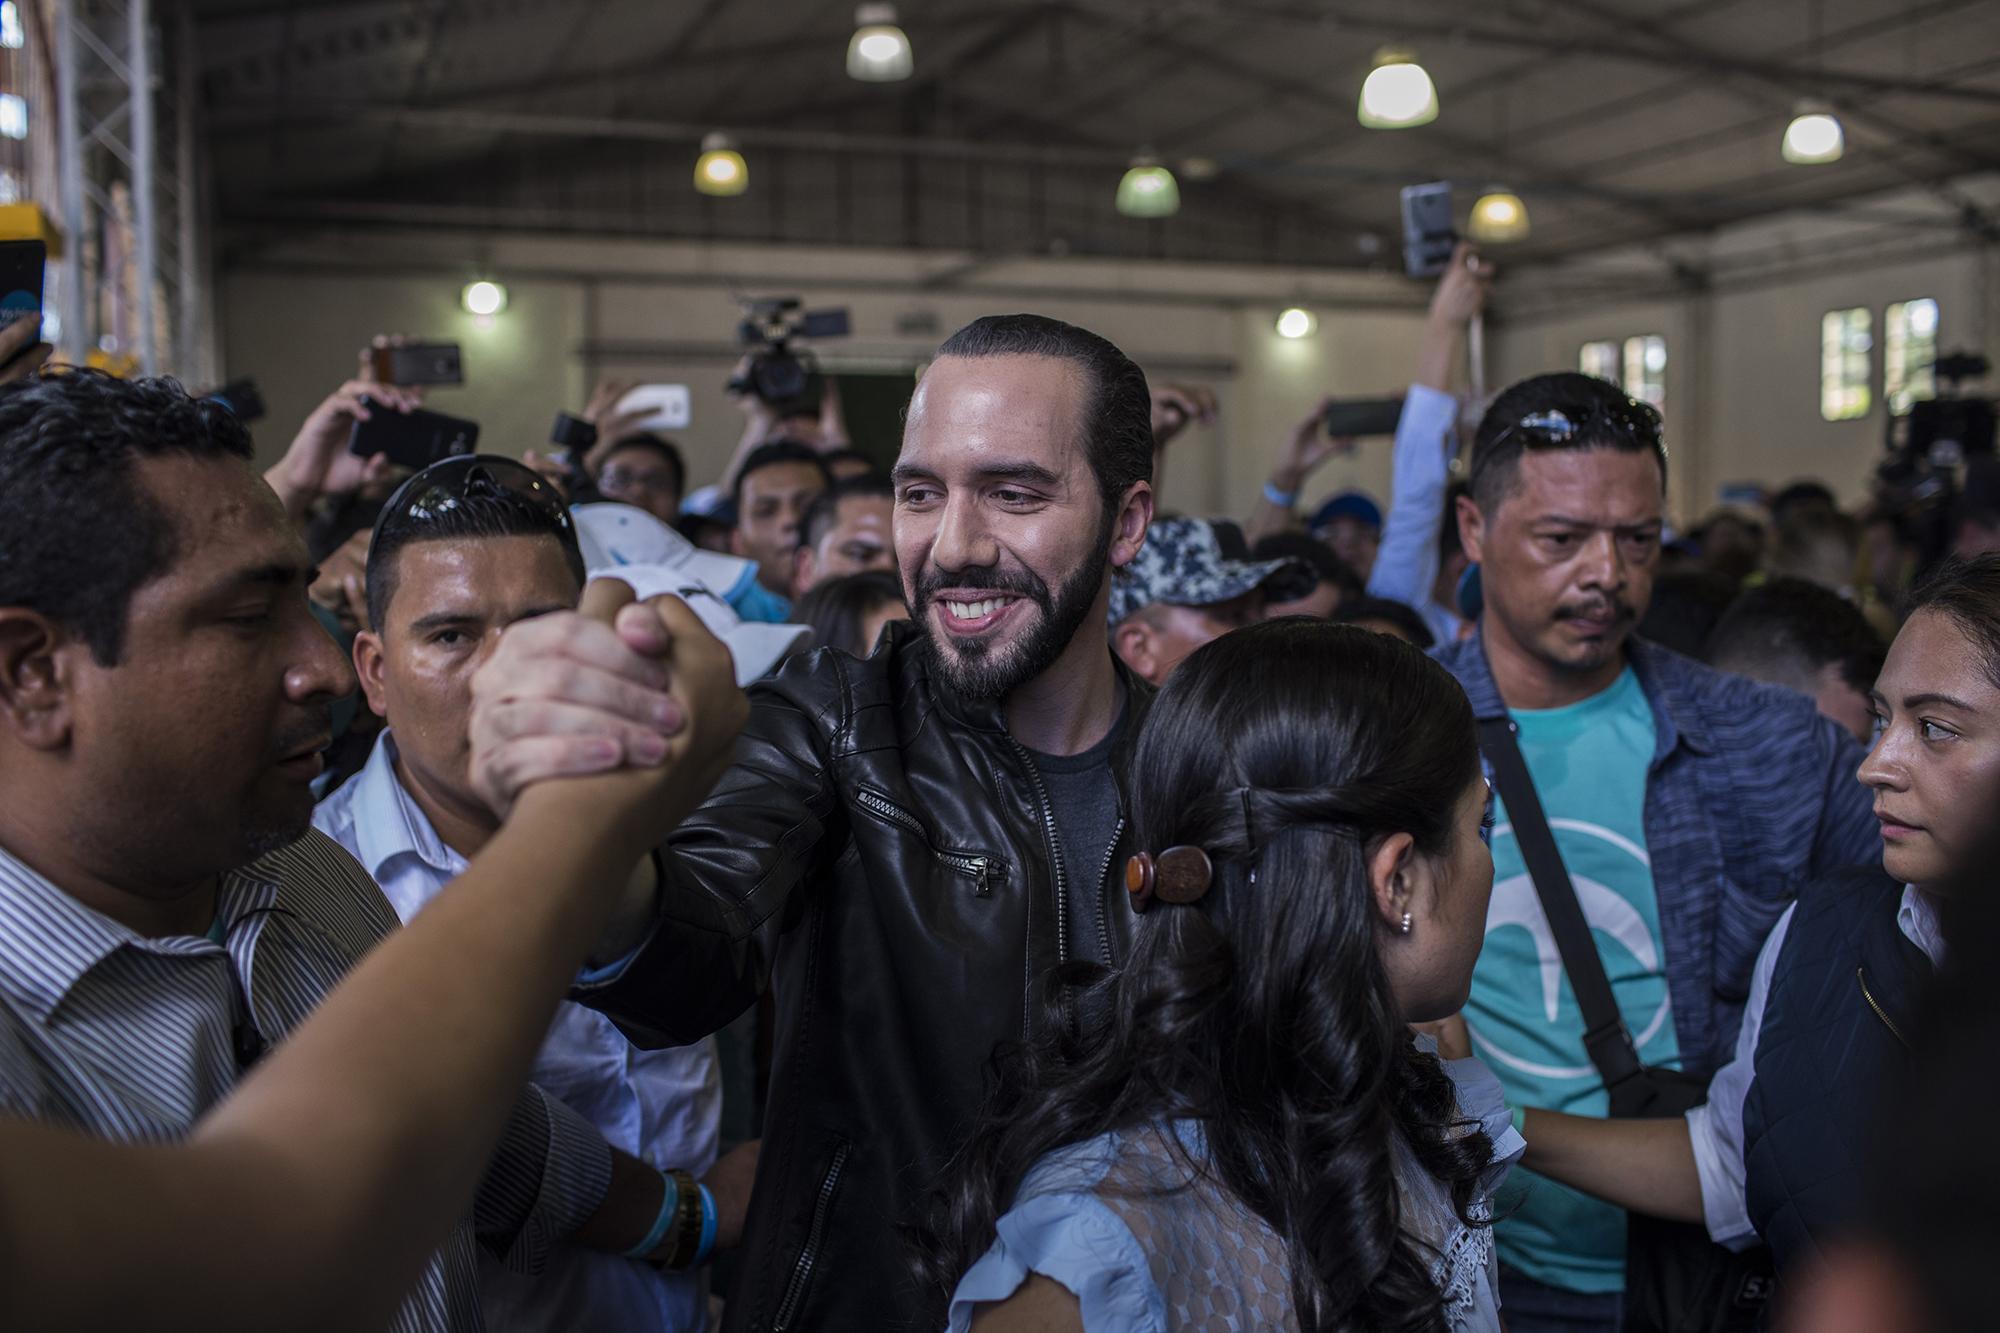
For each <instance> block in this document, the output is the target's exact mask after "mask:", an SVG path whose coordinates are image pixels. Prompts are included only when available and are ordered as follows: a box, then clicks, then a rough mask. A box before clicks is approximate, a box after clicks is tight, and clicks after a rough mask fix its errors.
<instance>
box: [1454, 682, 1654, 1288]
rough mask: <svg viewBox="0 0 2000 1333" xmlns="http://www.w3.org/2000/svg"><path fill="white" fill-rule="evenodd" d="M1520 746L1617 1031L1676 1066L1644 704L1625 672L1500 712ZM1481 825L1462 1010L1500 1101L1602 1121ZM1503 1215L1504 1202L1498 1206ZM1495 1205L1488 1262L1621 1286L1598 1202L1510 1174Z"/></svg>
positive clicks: (1544, 950)
mask: <svg viewBox="0 0 2000 1333" xmlns="http://www.w3.org/2000/svg"><path fill="white" fill-rule="evenodd" d="M1513 717H1514V721H1515V724H1516V725H1517V726H1518V727H1519V728H1520V744H1521V753H1522V756H1523V757H1524V758H1525V759H1526V760H1527V763H1528V771H1529V772H1530V773H1531V774H1533V775H1534V779H1535V790H1536V792H1537V794H1538V795H1539V796H1540V797H1541V801H1542V809H1543V810H1544V812H1545V813H1546V814H1547V815H1548V819H1549V827H1550V830H1551V831H1552V832H1553V833H1554V834H1555V840H1556V846H1557V847H1558V848H1559V849H1560V850H1561V852H1562V858H1563V865H1564V866H1565V867H1566V868H1567V869H1568V871H1569V876H1570V882H1571V884H1572V885H1574V886H1575V889H1576V896H1577V901H1578V902H1579V903H1580V904H1581V905H1582V907H1583V914H1584V919H1585V920H1587V921H1588V922H1589V923H1590V926H1591V935H1592V938H1593V939H1594V940H1595V941H1596V943H1597V951H1598V956H1599V957H1600V958H1601V959H1602V960H1603V962H1604V972H1605V975H1606V977H1608V978H1609V979H1610V982H1611V990H1612V994H1613V995H1614V996H1615V997H1616V998H1617V1001H1618V1009H1619V1012H1620V1013H1621V1014H1623V1015H1624V1018H1625V1025H1626V1027H1627V1028H1629V1029H1630V1030H1631V1032H1632V1039H1633V1041H1634V1042H1635V1043H1636V1044H1637V1046H1638V1048H1639V1055H1640V1058H1641V1059H1643V1060H1644V1061H1645V1062H1646V1063H1647V1064H1649V1065H1667V1066H1676V1065H1678V1063H1679V1059H1680V1046H1679V1043H1678V1041H1677V1040H1676V1039H1675V1036H1674V1023H1673V1013H1672V1010H1671V1007H1670V1005H1669V1002H1668V994H1667V979H1666V953H1665V949H1664V946H1663V944H1662V941H1661V937H1660V910H1659V900H1658V898H1657V897H1656V896H1655V894H1654V890H1653V871H1652V862H1651V860H1650V859H1649V858H1648V856H1647V853H1646V827H1645V809H1646V773H1647V769H1648V767H1649V766H1650V764H1651V762H1652V758H1653V748H1654V742H1655V731H1654V725H1653V711H1652V706H1651V705H1650V704H1648V703H1647V701H1646V695H1645V692H1644V691H1643V690H1641V689H1640V688H1639V681H1638V677H1636V676H1635V675H1633V674H1632V671H1631V669H1630V668H1629V667H1628V668H1627V669H1626V670H1625V672H1624V673H1623V674H1622V675H1620V676H1619V677H1618V679H1617V681H1616V682H1614V683H1613V684H1612V686H1611V687H1610V688H1609V689H1607V690H1605V691H1603V692H1602V693H1599V694H1596V695H1593V696H1591V697H1590V698H1588V699H1585V700H1584V701H1583V702H1582V703H1579V704H1572V705H1571V706H1569V707H1568V708H1557V709H1550V710H1548V711H1545V712H1530V711H1518V712H1515V713H1514V714H1513ZM1496 819H1497V823H1496V825H1495V827H1494V830H1493V901H1492V904H1491V906H1489V907H1488V909H1487V913H1486V943H1485V947H1484V948H1483V949H1482V950H1481V952H1480V955H1479V963H1478V966H1477V967H1476V968H1475V969H1474V970H1473V974H1472V999H1471V1000H1470V1002H1469V1003H1468V1004H1467V1005H1466V1010H1465V1016H1466V1021H1467V1023H1468V1025H1469V1026H1470V1027H1471V1030H1472V1040H1473V1046H1474V1048H1475V1050H1476V1051H1477V1053H1478V1054H1479V1055H1480V1057H1481V1058H1483V1059H1484V1060H1485V1062H1486V1063H1487V1065H1488V1066H1489V1067H1490V1068H1491V1069H1492V1070H1493V1072H1494V1073H1495V1074H1496V1075H1498V1076H1499V1078H1500V1082H1501V1084H1502V1085H1503V1086H1504V1087H1505V1088H1506V1089H1507V1100H1508V1102H1509V1103H1511V1104H1514V1105H1518V1106H1538V1107H1544V1108H1547V1109H1549V1110H1554V1111H1567V1112H1569V1113H1570V1114H1572V1115H1596V1116H1601V1115H1603V1114H1605V1112H1606V1111H1607V1110H1608V1109H1609V1098H1608V1097H1607V1096H1606V1094H1605V1092H1604V1085H1603V1083H1602V1081H1601V1080H1600V1079H1599V1078H1598V1075H1597V1071H1596V1070H1595V1069H1594V1068H1592V1067H1591V1064H1590V1057H1589V1055H1588V1054H1587V1053H1586V1052H1585V1051H1584V1049H1583V1031H1584V1024H1583V1014H1582V1011H1581V1010H1579V1009H1578V1008H1577V1003H1576V992H1575V990H1574V988H1572V987H1571V985H1570V984H1569V978H1568V977H1567V976H1565V975H1564V974H1563V968H1562V958H1561V955H1560V954H1559V953H1558V952H1557V949H1556V943H1555V937H1554V935H1553V934H1551V933H1550V931H1549V924H1548V918H1547V917H1546V916H1544V915H1543V913H1542V905H1541V900H1540V899H1539V898H1538V897H1537V896H1536V893H1535V886H1534V882H1533V881H1532V880H1531V879H1530V878H1529V876H1528V872H1527V867H1526V865H1525V864H1524V863H1523V862H1522V860H1521V852H1520V848H1519V846H1518V844H1517V843H1516V842H1515V840H1514V835H1513V829H1512V827H1511V826H1510V824H1509V822H1508V819H1507V814H1506V811H1505V809H1504V808H1502V809H1501V810H1500V811H1499V812H1498V813H1497V816H1496ZM1510 1206H1511V1207H1512V1209H1513V1211H1512V1212H1511V1213H1510V1212H1509V1211H1508V1209H1509V1207H1510ZM1496 1212H1497V1213H1498V1214H1499V1216H1500V1217H1501V1219H1502V1220H1501V1222H1500V1225H1499V1228H1498V1233H1499V1248H1500V1258H1501V1261H1502V1262H1503V1263H1505V1264H1507V1265H1509V1266H1510V1267H1513V1268H1516V1269H1518V1270H1520V1271H1521V1272H1522V1273H1524V1274H1526V1275H1527V1276H1529V1277H1531V1278H1534V1279H1535V1280H1536V1281H1539V1282H1545V1283H1548V1284H1550V1285H1551V1286H1557V1287H1563V1288H1566V1289H1568V1290H1571V1291H1585V1292H1611V1291H1620V1290H1623V1288H1624V1285H1625V1219H1624V1214H1623V1213H1622V1212H1620V1211H1619V1210H1618V1209H1616V1208H1614V1207H1612V1206H1610V1205H1609V1204H1604V1203H1599V1202H1598V1201H1597V1200H1595V1199H1592V1198H1590V1197H1588V1196H1587V1195H1584V1194H1580V1193H1578V1192H1577V1191H1575V1190H1572V1189H1569V1188H1567V1187H1565V1186H1562V1185H1558V1184H1556V1183H1555V1182H1554V1181H1551V1180H1547V1179H1544V1178H1543V1177H1541V1176H1537V1175H1534V1174H1532V1173H1531V1172H1527V1171H1518V1170H1517V1171H1515V1172H1514V1174H1513V1177H1512V1179H1511V1181H1510V1183H1509V1186H1508V1187H1507V1189H1505V1190H1503V1191H1502V1195H1501V1198H1500V1200H1499V1206H1498V1208H1497V1209H1496Z"/></svg>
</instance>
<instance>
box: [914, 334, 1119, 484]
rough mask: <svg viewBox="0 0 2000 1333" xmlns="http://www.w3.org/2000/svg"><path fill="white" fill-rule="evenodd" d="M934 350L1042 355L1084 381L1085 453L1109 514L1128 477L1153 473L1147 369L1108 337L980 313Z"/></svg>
mask: <svg viewBox="0 0 2000 1333" xmlns="http://www.w3.org/2000/svg"><path fill="white" fill-rule="evenodd" d="M938 355H939V356H958V357H966V358H974V357H984V356H1048V357H1054V358H1056V359H1057V360H1059V361H1067V362H1069V363H1070V364H1071V365H1073V366H1075V367H1076V368H1077V369H1078V370H1079V371H1080V372H1082V374H1083V377H1084V381H1085V383H1086V384H1087V385H1088V386H1089V390H1088V391H1089V395H1090V398H1089V403H1088V405H1087V406H1086V408H1085V410H1084V423H1083V430H1084V438H1083V444H1084V451H1085V454H1086V456H1087V457H1088V458H1089V460H1090V470H1091V472H1092V474H1093V475H1095V476H1096V478H1097V490H1098V493H1099V494H1100V495H1101V496H1102V497H1103V499H1104V512H1105V514H1106V515H1107V516H1108V515H1110V514H1114V513H1116V512H1117V509H1118V505H1119V502H1120V501H1122V500H1123V499H1124V498H1125V492H1126V491H1128V490H1130V489H1132V484H1133V483H1134V482H1140V481H1151V480H1152V479H1153V396H1152V393H1151V391H1150V390H1149V389H1148V388H1147V387H1146V372H1145V371H1143V370H1141V369H1139V367H1138V365H1137V364H1136V363H1135V362H1134V361H1133V360H1132V358H1131V357H1129V356H1126V355H1125V353H1123V352H1121V351H1119V350H1118V348H1117V347H1116V346H1114V345H1113V344H1112V343H1111V342H1110V340H1108V339H1106V338H1101V337H1099V336H1098V335H1097V334H1095V333H1092V332H1090V330H1088V329H1080V328H1078V327H1077V326H1076V325H1074V324H1065V323H1063V322H1062V321H1061V320H1059V319H1050V318H1049V317H1048V316H1046V315H986V316H982V317H981V318H979V319H975V320H973V321H972V322H971V323H970V324H968V325H966V326H965V327H964V328H962V329H960V330H959V331H958V332H957V333H954V334H952V335H951V337H950V338H948V339H946V340H945V343H944V346H942V347H940V348H938Z"/></svg>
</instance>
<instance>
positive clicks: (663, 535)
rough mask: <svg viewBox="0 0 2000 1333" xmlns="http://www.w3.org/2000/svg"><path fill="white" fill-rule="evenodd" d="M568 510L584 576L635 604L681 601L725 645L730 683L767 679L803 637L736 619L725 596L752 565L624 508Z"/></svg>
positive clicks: (799, 629)
mask: <svg viewBox="0 0 2000 1333" xmlns="http://www.w3.org/2000/svg"><path fill="white" fill-rule="evenodd" d="M570 513H571V514H572V515H573V516H574V517H575V519H576V535H577V542H578V544H579V545H580V546H582V548H583V563H584V568H585V569H586V570H588V571H589V573H590V576H591V577H592V578H617V579H623V580H625V582H626V583H628V584H630V585H631V587H632V591H633V592H635V593H637V594H638V595H639V597H640V598H641V599H642V600H643V599H644V598H647V597H653V596H656V595H658V594H660V593H663V592H670V593H673V594H674V595H675V596H676V597H679V598H680V599H681V600H682V601H684V602H686V603H687V604H688V606H689V608H691V609H692V610H693V611H694V613H695V614H696V615H698V616H700V617H701V620H702V623H703V624H705V625H707V626H708V628H709V629H710V630H711V631H712V632H713V633H714V634H715V637H716V638H718V639H721V640H722V641H723V642H724V643H725V644H727V645H729V655H730V656H731V657H732V658H733V659H735V662H736V683H737V684H738V685H748V684H749V683H750V682H751V681H753V680H756V679H758V678H760V677H762V676H765V675H768V674H769V673H770V671H771V669H772V668H774V667H776V666H777V665H778V663H780V662H782V661H784V660H785V657H786V656H787V655H788V654H789V653H791V651H792V650H793V649H795V648H797V647H798V646H799V645H800V644H802V643H804V642H805V640H806V639H807V638H808V637H810V636H811V634H812V630H811V628H810V627H809V626H806V625H767V624H762V623H760V622H757V621H752V620H744V619H743V618H742V617H741V616H739V615H737V614H736V608H735V607H733V606H731V605H730V603H729V599H730V598H731V597H734V596H737V595H738V594H739V593H741V592H742V591H743V590H744V589H745V588H746V587H748V586H749V584H750V583H751V582H752V581H754V580H755V579H756V577H757V565H756V562H755V561H752V560H739V559H738V558H737V557H735V556H733V555H721V554H719V553H717V552H715V551H704V550H703V549H701V548H700V547H699V546H696V545H695V544H694V543H693V542H691V541H689V540H688V539H687V538H685V537H683V536H681V535H680V534H679V533H678V532H675V531H674V530H673V529H672V528H670V527H668V526H667V525H666V524H664V523H662V522H660V520H659V519H657V518H654V517H653V516H652V515H651V514H649V513H647V512H646V511H645V510H643V509H636V508H634V507H633V506H631V505H626V504H587V505H578V506H576V507H575V508H574V509H572V510H570Z"/></svg>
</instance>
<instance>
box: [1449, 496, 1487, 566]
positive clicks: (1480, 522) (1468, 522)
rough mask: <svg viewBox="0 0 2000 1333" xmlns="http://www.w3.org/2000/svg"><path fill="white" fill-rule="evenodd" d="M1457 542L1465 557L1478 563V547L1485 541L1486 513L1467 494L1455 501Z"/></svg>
mask: <svg viewBox="0 0 2000 1333" xmlns="http://www.w3.org/2000/svg"><path fill="white" fill-rule="evenodd" d="M1456 507H1457V510H1458V544H1459V546H1460V547H1461V548H1462V549H1463V550H1464V551H1465V558H1466V559H1467V560H1468V561H1470V562H1471V563H1473V564H1475V565H1476V564H1478V563H1480V559H1481V556H1480V548H1481V547H1482V546H1483V545H1484V544H1485V542H1486V514H1485V513H1484V511H1482V510H1481V509H1480V508H1479V504H1478V502H1477V501H1475V500H1474V499H1473V498H1472V497H1471V496H1469V495H1461V496H1459V497H1458V501H1457V506H1456Z"/></svg>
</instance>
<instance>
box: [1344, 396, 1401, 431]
mask: <svg viewBox="0 0 2000 1333" xmlns="http://www.w3.org/2000/svg"><path fill="white" fill-rule="evenodd" d="M1402 416H1403V400H1402V399H1400V398H1348V399H1344V400H1342V401H1341V402H1337V403H1330V404H1328V405H1327V409H1326V433H1327V434H1328V435H1331V436H1333V438H1335V439H1337V440H1339V439H1350V438H1353V437H1355V436H1360V435H1394V434H1395V433H1396V423H1397V422H1398V421H1399V420H1401V419H1402Z"/></svg>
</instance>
